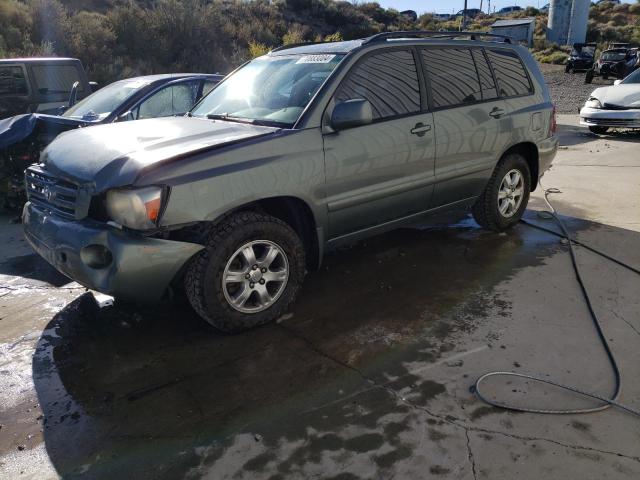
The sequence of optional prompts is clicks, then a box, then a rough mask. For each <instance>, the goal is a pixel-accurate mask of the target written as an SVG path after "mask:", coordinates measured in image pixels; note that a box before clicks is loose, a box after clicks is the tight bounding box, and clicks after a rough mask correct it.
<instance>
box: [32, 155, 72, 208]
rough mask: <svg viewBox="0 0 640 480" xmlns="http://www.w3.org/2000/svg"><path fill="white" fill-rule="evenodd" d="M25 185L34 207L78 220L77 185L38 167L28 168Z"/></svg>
mask: <svg viewBox="0 0 640 480" xmlns="http://www.w3.org/2000/svg"><path fill="white" fill-rule="evenodd" d="M25 184H26V187H27V196H28V197H29V201H30V202H32V203H33V204H34V205H36V206H38V207H40V208H42V209H43V210H46V211H48V212H50V213H52V214H54V215H58V216H60V217H63V218H67V219H71V220H73V219H75V218H76V203H77V200H78V186H77V185H75V184H73V183H71V182H68V181H66V180H63V179H61V178H57V177H55V176H54V175H52V174H51V173H49V172H47V171H45V170H44V169H43V168H41V167H40V166H38V165H33V166H31V167H29V168H27V171H26V172H25Z"/></svg>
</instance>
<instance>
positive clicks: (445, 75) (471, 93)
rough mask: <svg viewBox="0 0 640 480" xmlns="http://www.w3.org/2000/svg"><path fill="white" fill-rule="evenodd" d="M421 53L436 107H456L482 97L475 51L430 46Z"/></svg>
mask: <svg viewBox="0 0 640 480" xmlns="http://www.w3.org/2000/svg"><path fill="white" fill-rule="evenodd" d="M421 52H422V61H423V64H424V67H425V69H426V71H427V77H428V79H429V85H430V86H431V94H432V96H433V104H434V107H436V108H443V107H454V106H456V105H464V104H465V103H473V102H477V101H480V100H482V93H481V91H480V80H479V79H478V72H476V67H475V63H474V61H473V57H472V55H471V50H469V49H467V48H461V49H459V48H442V49H440V48H429V49H424V50H422V51H421Z"/></svg>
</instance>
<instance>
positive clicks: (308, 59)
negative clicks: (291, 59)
mask: <svg viewBox="0 0 640 480" xmlns="http://www.w3.org/2000/svg"><path fill="white" fill-rule="evenodd" d="M335 57H336V56H335V55H305V56H304V57H300V58H299V59H298V61H297V62H296V63H329V62H330V61H331V60H333V59H334V58H335Z"/></svg>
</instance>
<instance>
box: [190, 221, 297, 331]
mask: <svg viewBox="0 0 640 480" xmlns="http://www.w3.org/2000/svg"><path fill="white" fill-rule="evenodd" d="M305 273H306V267H305V252H304V247H303V245H302V242H301V240H300V238H299V237H298V235H297V234H296V232H295V231H294V230H293V229H292V228H291V227H289V225H287V224H286V223H284V222H282V221H281V220H279V219H277V218H275V217H272V216H269V215H264V214H261V213H256V212H240V213H237V214H235V215H232V216H230V217H229V218H227V219H226V220H224V221H222V222H221V223H220V224H218V225H216V226H215V227H214V228H213V229H212V231H211V232H210V233H209V236H208V240H207V244H206V247H205V249H204V250H202V251H201V252H200V253H199V254H198V255H197V256H196V257H195V258H194V259H193V260H192V261H191V264H190V265H189V267H188V269H187V272H186V275H185V290H186V292H187V297H188V298H189V301H190V303H191V305H192V306H193V308H194V310H195V311H196V312H197V313H198V314H199V315H200V316H201V317H202V318H204V319H205V320H206V321H207V322H209V323H210V324H211V325H213V326H214V327H216V328H217V329H219V330H222V331H224V332H228V333H237V332H241V331H244V330H248V329H250V328H253V327H256V326H258V325H263V324H265V323H268V322H271V321H273V320H275V319H276V318H278V317H280V316H281V315H282V314H283V313H284V312H285V311H286V309H287V307H288V306H289V304H290V303H291V302H292V301H293V300H294V299H295V297H296V295H297V293H298V291H299V289H300V286H301V285H302V282H303V280H304V276H305Z"/></svg>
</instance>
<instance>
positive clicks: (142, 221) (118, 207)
mask: <svg viewBox="0 0 640 480" xmlns="http://www.w3.org/2000/svg"><path fill="white" fill-rule="evenodd" d="M167 198H168V189H167V188H165V187H159V186H151V187H143V188H135V189H124V188H117V189H113V190H109V191H108V192H107V195H106V198H105V209H106V213H107V215H108V218H109V220H111V221H113V222H115V223H117V224H119V225H122V226H123V227H127V228H132V229H134V230H149V229H152V228H155V227H157V226H158V223H159V222H160V217H161V216H162V212H163V209H164V205H165V203H166V200H167Z"/></svg>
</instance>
